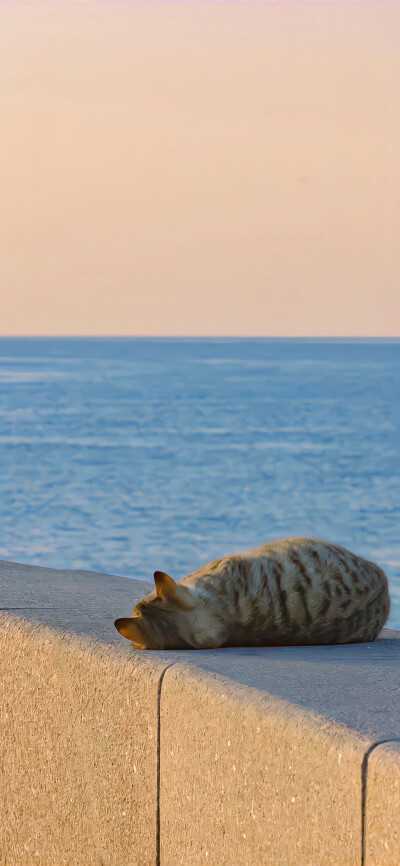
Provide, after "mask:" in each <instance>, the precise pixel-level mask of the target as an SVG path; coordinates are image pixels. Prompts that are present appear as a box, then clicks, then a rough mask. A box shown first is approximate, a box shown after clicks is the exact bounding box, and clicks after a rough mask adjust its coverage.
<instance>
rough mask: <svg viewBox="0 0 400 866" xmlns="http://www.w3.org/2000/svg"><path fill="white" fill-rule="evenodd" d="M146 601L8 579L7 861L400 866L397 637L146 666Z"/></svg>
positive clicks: (73, 579) (159, 660)
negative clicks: (141, 644) (123, 628)
mask: <svg viewBox="0 0 400 866" xmlns="http://www.w3.org/2000/svg"><path fill="white" fill-rule="evenodd" d="M148 589H149V585H146V584H143V583H141V582H138V581H131V580H127V579H125V578H118V577H112V576H108V575H97V574H93V573H88V572H86V573H85V572H59V571H55V570H52V569H37V568H32V567H29V566H20V565H16V564H11V563H2V564H1V567H0V608H2V613H1V612H0V620H1V621H0V626H1V627H0V659H1V688H2V692H1V699H0V710H1V727H2V734H1V742H2V745H1V750H2V756H1V771H0V785H1V791H0V862H1V863H2V864H4V866H5V864H7V866H22V864H24V866H25V864H26V866H28V864H29V866H30V864H34V863H36V864H38V866H60V864H62V863H65V864H70V866H72V864H73V866H91V864H95V866H100V864H102V866H109V864H110V866H111V864H112V866H114V864H115V866H136V864H138V866H139V864H140V866H175V864H180V863H182V864H184V866H195V864H198V863H199V864H200V863H206V864H214V866H223V864H230V866H237V864H239V863H240V864H252V866H263V864H265V866H324V864H335V866H353V864H357V866H386V864H393V866H394V864H397V866H398V864H399V863H400V691H399V686H400V634H399V633H395V632H390V631H388V630H384V632H383V635H382V636H381V638H380V639H379V640H378V641H376V642H375V643H373V644H369V645H368V644H359V645H354V646H341V647H301V648H300V647H281V648H265V649H251V648H249V649H246V648H243V649H229V650H217V651H215V650H209V651H201V652H164V653H154V652H148V653H139V652H134V651H133V650H132V648H131V645H130V644H129V642H128V641H124V640H123V639H122V638H120V636H119V635H118V634H117V632H116V631H115V629H114V627H113V620H114V618H115V617H117V616H124V615H127V614H129V613H130V611H131V609H132V606H133V604H134V603H135V601H136V600H137V599H138V598H139V597H141V596H142V595H144V594H145V593H146V592H147V591H148Z"/></svg>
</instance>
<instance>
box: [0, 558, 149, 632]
mask: <svg viewBox="0 0 400 866" xmlns="http://www.w3.org/2000/svg"><path fill="white" fill-rule="evenodd" d="M152 588H153V585H152V584H150V583H145V582H144V581H142V580H130V579H129V578H126V577H115V576H114V575H110V574H100V573H99V572H96V571H60V570H59V569H56V568H42V567H40V566H35V565H21V564H19V563H16V562H6V561H4V560H0V611H2V610H3V611H4V610H5V611H8V612H9V613H11V614H13V615H15V616H24V617H26V618H27V619H30V620H35V621H36V622H41V623H43V624H44V625H49V626H51V627H52V628H57V629H60V630H61V631H63V632H64V631H69V632H71V633H72V634H78V635H87V636H89V637H91V638H93V639H94V640H99V641H101V642H102V643H111V644H117V645H121V636H120V635H119V634H118V632H117V631H116V629H115V628H114V620H115V619H116V618H117V617H118V616H130V615H131V613H132V608H133V606H134V605H135V604H136V602H137V601H139V599H140V598H143V596H144V595H146V593H148V592H149V591H150V590H151V589H152Z"/></svg>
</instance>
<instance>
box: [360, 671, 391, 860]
mask: <svg viewBox="0 0 400 866" xmlns="http://www.w3.org/2000/svg"><path fill="white" fill-rule="evenodd" d="M397 698H398V701H399V706H400V677H399V689H398V695H397ZM366 788H367V790H366V815H365V866H399V863H400V741H399V740H398V741H397V742H396V741H392V742H390V743H382V744H381V745H380V746H376V747H375V748H374V749H373V751H372V752H371V754H370V755H369V757H368V765H367V778H366Z"/></svg>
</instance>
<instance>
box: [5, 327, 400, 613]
mask: <svg viewBox="0 0 400 866" xmlns="http://www.w3.org/2000/svg"><path fill="white" fill-rule="evenodd" d="M399 380H400V340H397V339H396V340H395V339H387V340H384V339H382V340H380V339H261V338H260V339H236V338H201V339H200V338H199V339H194V338H116V339H114V338H22V337H21V338H6V337H3V338H0V461H1V466H0V468H1V471H0V517H1V519H0V558H2V559H7V560H12V561H14V562H26V563H30V564H33V565H42V566H51V567H55V568H63V569H75V568H78V569H89V570H94V571H101V572H106V573H110V574H119V575H125V576H126V577H132V578H137V579H141V580H152V575H153V572H154V571H155V570H161V571H166V572H168V573H169V574H172V575H173V577H175V578H176V579H180V578H181V577H183V576H184V575H185V574H187V573H189V572H192V571H195V570H196V569H197V568H199V567H200V566H201V565H204V564H205V563H207V562H209V561H210V560H212V559H215V558H220V557H222V556H224V555H225V554H228V553H234V552H240V551H246V550H249V549H251V548H252V547H255V546H259V545H260V544H263V543H265V542H268V541H271V540H273V539H276V538H284V537H286V536H293V535H295V536H302V535H306V536H315V537H317V538H322V539H327V540H330V541H332V542H335V543H337V544H341V545H343V546H344V547H347V548H349V549H350V550H352V551H354V552H355V553H358V554H361V555H362V556H365V557H367V558H368V559H371V560H374V561H375V562H377V563H378V564H379V565H380V566H381V567H382V568H383V569H384V570H385V571H386V573H387V575H388V578H389V584H390V593H391V599H392V607H391V613H390V618H389V621H388V625H389V626H391V627H393V628H400V520H399V505H400V459H399V451H400V448H399V446H400V394H399V390H400V389H399Z"/></svg>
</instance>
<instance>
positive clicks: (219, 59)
mask: <svg viewBox="0 0 400 866" xmlns="http://www.w3.org/2000/svg"><path fill="white" fill-rule="evenodd" d="M0 33H1V36H0V102H1V104H0V111H1V118H2V121H1V126H2V131H1V136H0V186H1V190H2V192H1V202H0V221H1V226H0V234H1V263H0V294H1V312H0V334H3V335H143V336H145V335H171V336H172V335H193V336H202V335H212V336H219V335H221V336H225V335H226V336H228V335H235V336H236V335H237V336H252V335H254V336H396V335H399V333H400V279H399V277H400V243H399V241H400V98H399V97H400V3H399V2H355V3H353V2H347V3H341V2H336V3H335V2H333V3H332V2H331V3H324V2H314V3H309V2H308V3H307V2H297V3H296V2H293V3H291V2H286V3H279V2H275V3H274V2H272V3H267V2H265V3H217V2H192V3H170V2H160V3H158V2H147V3H146V2H136V3H119V2H102V3H86V2H82V3H53V4H52V3H39V2H31V3H3V4H2V5H1V7H0Z"/></svg>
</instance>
